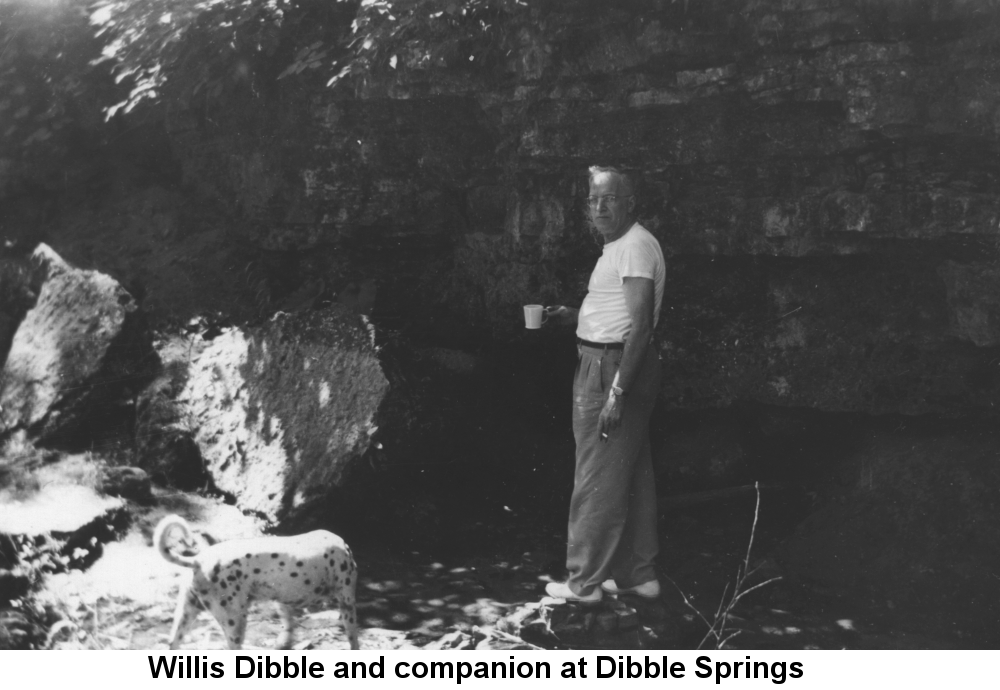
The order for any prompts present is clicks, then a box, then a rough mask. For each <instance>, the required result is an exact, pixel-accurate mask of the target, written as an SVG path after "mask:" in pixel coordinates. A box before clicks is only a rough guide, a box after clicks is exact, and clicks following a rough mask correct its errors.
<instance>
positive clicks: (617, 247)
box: [576, 223, 666, 343]
mask: <svg viewBox="0 0 1000 690" xmlns="http://www.w3.org/2000/svg"><path fill="white" fill-rule="evenodd" d="M665 277H666V268H665V266H664V261H663V250H662V249H660V243H659V242H657V241H656V238H655V237H653V235H652V233H650V232H649V230H647V229H646V228H644V227H642V226H641V225H639V224H638V223H633V224H632V227H630V228H629V229H628V230H627V231H626V232H625V234H624V235H622V236H621V237H619V238H618V239H617V240H615V241H614V242H609V243H607V244H605V245H604V253H602V254H601V258H600V259H598V260H597V265H596V266H594V272H593V273H591V274H590V284H589V285H587V296H586V297H585V298H584V300H583V305H582V306H581V307H580V314H579V320H578V322H577V328H576V335H577V337H579V338H583V339H584V340H590V341H592V342H595V343H623V342H625V339H626V338H627V337H628V334H629V330H630V329H631V327H632V319H631V318H630V317H629V314H628V309H627V308H626V307H625V291H624V290H623V289H622V284H623V282H624V281H623V280H622V279H623V278H650V279H652V281H653V293H654V295H655V296H656V302H655V304H654V305H653V326H654V327H655V326H656V324H657V323H658V322H659V320H660V305H661V304H662V303H663V283H664V279H665Z"/></svg>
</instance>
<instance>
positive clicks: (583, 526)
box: [545, 167, 665, 603]
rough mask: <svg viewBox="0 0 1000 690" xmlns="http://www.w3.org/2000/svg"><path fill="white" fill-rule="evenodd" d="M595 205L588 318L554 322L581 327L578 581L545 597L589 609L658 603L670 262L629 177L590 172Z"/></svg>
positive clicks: (571, 313)
mask: <svg viewBox="0 0 1000 690" xmlns="http://www.w3.org/2000/svg"><path fill="white" fill-rule="evenodd" d="M587 204H588V206H589V209H590V218H591V220H592V221H593V224H594V227H595V228H596V229H597V231H598V232H599V233H600V234H601V237H602V238H603V239H604V251H603V253H602V254H601V258H600V259H598V260H597V266H596V267H595V268H594V271H593V273H592V274H591V276H590V283H589V285H588V286H587V296H586V298H585V299H584V300H583V304H582V306H581V307H580V309H579V310H576V309H571V308H569V307H550V308H549V309H548V312H549V315H550V317H551V318H550V320H552V321H556V322H562V323H570V324H571V323H574V322H575V323H576V324H577V330H576V335H577V350H578V353H579V360H578V364H577V368H576V378H575V381H574V383H573V435H574V437H575V438H576V473H575V478H574V483H573V498H572V500H571V502H570V510H569V540H568V546H567V549H566V551H567V554H566V567H567V570H568V571H569V578H568V580H567V581H566V582H551V583H549V584H548V585H547V586H546V587H545V591H546V593H547V594H548V595H549V596H553V597H560V598H563V599H567V600H569V601H579V602H584V603H595V602H598V601H600V600H601V598H602V596H603V594H602V593H603V592H607V593H610V594H617V593H631V594H637V595H639V596H643V597H648V598H655V597H657V596H659V594H660V584H659V582H658V581H657V579H656V572H655V570H654V569H653V559H654V558H655V557H656V553H657V551H658V548H659V547H658V542H657V536H656V493H655V488H654V486H653V463H652V456H651V453H650V446H649V417H650V414H651V413H652V410H653V404H654V403H655V402H656V396H657V393H658V391H659V387H660V358H659V354H658V352H657V351H656V347H655V346H654V345H653V344H652V342H651V340H652V338H653V329H654V328H655V327H656V324H657V321H658V319H659V313H660V305H661V303H662V301H663V283H664V276H665V268H664V262H663V252H662V250H661V249H660V244H659V242H657V240H656V238H655V237H653V235H652V234H650V232H649V231H648V230H646V229H645V228H644V227H642V226H641V225H639V223H637V222H636V221H635V205H636V200H635V187H634V184H633V181H632V179H631V178H630V177H629V176H628V175H626V174H624V173H622V172H620V171H619V170H616V169H615V168H601V167H592V168H590V195H589V196H588V197H587Z"/></svg>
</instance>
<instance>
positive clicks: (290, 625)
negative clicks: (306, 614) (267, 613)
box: [274, 601, 295, 649]
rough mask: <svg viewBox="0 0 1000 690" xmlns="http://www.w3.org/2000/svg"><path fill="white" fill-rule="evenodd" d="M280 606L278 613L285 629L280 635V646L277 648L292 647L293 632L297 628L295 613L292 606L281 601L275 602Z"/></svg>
mask: <svg viewBox="0 0 1000 690" xmlns="http://www.w3.org/2000/svg"><path fill="white" fill-rule="evenodd" d="M274 603H275V605H276V606H277V607H278V615H280V616H281V623H282V625H284V629H283V630H282V631H281V634H280V635H278V646H277V647H276V649H291V648H292V632H293V631H294V630H295V614H294V612H293V611H292V607H291V606H289V605H288V604H285V603H283V602H280V601H276V602H274Z"/></svg>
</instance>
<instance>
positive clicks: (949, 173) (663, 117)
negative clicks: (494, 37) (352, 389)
mask: <svg viewBox="0 0 1000 690" xmlns="http://www.w3.org/2000/svg"><path fill="white" fill-rule="evenodd" d="M560 7H561V9H557V10H553V11H550V12H548V13H546V14H544V15H540V18H539V19H538V23H537V25H536V26H534V27H533V26H531V25H530V24H526V25H525V26H524V27H522V28H521V34H520V39H519V40H520V41H521V43H522V44H523V45H522V50H521V51H520V53H519V56H518V60H512V61H511V63H510V64H509V65H508V66H507V69H506V71H505V72H503V73H502V74H496V73H490V74H486V73H485V72H483V73H480V72H475V71H470V70H469V69H467V68H460V67H455V68H442V69H438V70H436V71H428V72H409V73H407V74H406V75H405V76H398V77H394V78H388V77H387V78H386V79H385V80H384V81H382V82H376V83H374V84H371V85H369V86H368V88H367V89H366V90H364V91H363V92H361V93H359V94H357V95H353V94H351V93H349V92H348V91H347V90H330V89H326V88H322V87H317V88H311V87H310V86H308V83H307V82H306V81H304V80H303V81H299V82H296V83H294V84H293V83H291V82H289V84H288V85H285V86H282V89H283V90H282V92H281V94H280V97H277V98H275V99H274V100H273V101H268V100H267V99H262V100H260V101H258V102H256V103H255V105H256V106H258V108H257V109H256V110H255V109H253V108H248V107H241V108H238V109H234V110H238V111H239V113H240V114H239V115H235V114H234V115H232V116H231V117H233V118H235V120H234V122H239V123H240V125H239V126H237V127H225V126H219V127H218V128H212V127H211V126H210V125H205V124H204V123H203V124H202V126H200V127H199V126H198V125H197V124H196V123H195V122H194V121H193V120H190V119H189V120H185V119H184V118H183V116H178V117H176V118H175V119H174V120H173V125H172V126H173V129H172V136H173V140H174V142H175V150H176V152H177V154H178V155H179V156H180V157H181V158H182V160H183V164H184V168H185V175H186V179H187V180H188V181H189V182H192V183H195V184H197V185H199V186H200V187H201V188H203V189H211V190H214V191H215V192H216V193H219V194H221V195H222V196H223V197H225V198H228V199H230V200H231V201H232V203H233V204H235V205H236V206H238V207H239V208H241V209H242V210H243V211H244V212H245V213H246V214H247V217H248V220H249V222H248V223H247V226H246V228H245V229H244V230H245V236H246V238H247V240H248V241H250V242H252V243H254V244H256V245H257V246H259V247H261V248H263V249H265V250H268V251H292V252H295V251H298V252H312V253H315V254H316V255H324V254H323V253H324V252H327V253H326V254H325V256H329V257H331V258H330V260H329V263H330V264H337V265H338V266H340V269H338V270H341V269H342V268H343V262H344V261H346V260H347V257H351V258H352V261H353V264H352V265H355V266H363V268H355V269H353V270H354V272H355V273H360V274H361V275H350V273H351V271H350V270H348V271H347V273H343V272H342V273H340V274H337V275H341V276H342V283H346V282H347V281H348V280H352V279H356V278H358V277H366V276H374V277H375V278H376V280H379V281H380V282H381V283H382V284H383V285H382V286H381V287H384V289H383V290H382V291H381V292H380V299H381V300H382V303H383V304H385V305H388V304H390V303H391V302H394V301H398V300H401V301H402V302H403V303H405V304H406V305H408V307H407V308H406V309H405V310H403V311H405V313H406V315H405V317H403V318H404V320H406V319H409V323H420V322H423V321H425V320H427V318H429V317H428V316H427V315H428V314H430V313H433V314H437V315H438V317H437V318H438V319H439V320H443V321H444V322H448V319H451V321H450V323H454V322H455V320H456V319H457V322H458V323H460V324H462V327H464V328H469V329H473V330H474V331H476V332H478V333H482V334H488V335H492V336H494V337H499V338H501V339H506V340H511V339H517V338H521V337H523V335H522V333H521V332H520V330H519V319H520V315H519V313H520V312H519V305H520V304H521V303H524V302H526V301H531V302H536V301H542V302H546V303H556V302H565V303H570V304H573V303H578V302H579V300H580V299H581V298H582V296H583V292H584V288H585V284H586V279H587V275H588V273H589V270H590V267H591V266H592V263H593V261H594V260H595V258H596V255H597V252H598V248H597V246H596V244H595V243H594V242H593V240H592V238H591V236H590V231H589V230H588V226H587V222H586V218H585V213H584V211H585V209H584V205H583V203H582V199H583V197H584V196H585V194H586V177H585V171H586V167H587V166H588V165H590V164H596V163H599V164H618V165H624V166H627V167H631V168H634V169H636V170H638V171H641V173H643V175H644V176H645V180H644V185H643V188H642V200H641V219H642V221H643V223H644V224H646V226H647V227H649V228H650V229H651V230H652V231H653V232H654V233H655V234H656V235H657V237H658V238H659V239H660V241H661V243H662V244H663V246H664V248H665V250H666V251H667V254H668V256H669V264H670V270H669V275H670V279H669V284H668V295H667V298H666V302H665V306H664V318H663V319H662V324H661V328H660V332H659V336H660V340H661V348H662V350H663V352H664V354H665V355H666V359H667V362H668V367H669V368H668V371H667V376H666V377H665V387H664V392H663V395H664V399H665V401H666V402H667V403H668V405H669V406H670V407H675V408H688V409H690V408H708V407H725V406H728V405H730V404H732V403H733V402H736V401H755V402H761V403H767V404H773V405H779V406H795V407H813V408H818V409H823V410H837V411H860V412H867V413H888V412H899V413H904V414H921V413H941V414H945V415H957V414H963V413H969V412H980V411H981V412H989V411H990V410H992V409H994V407H993V405H994V402H995V399H996V397H997V395H998V392H1000V391H998V386H1000V381H998V380H997V377H996V375H995V374H994V370H995V369H996V362H995V359H996V356H997V353H996V346H997V343H998V341H1000V322H998V317H997V313H996V312H997V298H996V297H995V296H994V295H995V294H996V293H997V292H998V288H1000V272H998V271H997V269H996V268H995V267H994V265H995V259H996V255H997V226H998V220H1000V201H998V200H997V198H996V196H995V194H994V190H995V189H996V183H997V177H998V174H1000V171H998V169H997V166H996V162H995V161H996V151H997V145H998V136H1000V80H998V78H997V77H996V75H997V74H998V71H997V68H998V67H1000V58H998V57H997V55H998V53H997V50H996V48H997V47H998V46H1000V28H998V23H997V19H998V13H997V11H996V10H995V9H991V8H989V7H988V6H987V5H984V4H982V3H972V2H959V1H957V0H955V1H951V2H949V1H945V0H940V1H938V2H932V3H915V2H914V3H910V2H904V3H884V4H883V3H866V2H848V1H846V0H785V1H783V2H776V1H774V2H748V1H742V2H736V1H732V2H722V1H716V2H707V3H666V2H661V3H652V4H650V3H628V4H626V5H623V6H621V7H620V8H618V9H614V10H609V9H607V8H606V7H605V6H601V10H600V12H599V13H597V14H592V13H590V12H591V11H592V10H596V9H597V8H596V7H593V8H591V7H589V5H588V4H587V3H585V2H576V3H570V4H566V5H564V6H560ZM588 13H590V14H588ZM588 17H591V18H588ZM597 17H599V19H598V18H597ZM261 106H262V108H261ZM220 151H224V152H225V154H226V155H225V156H219V152H220ZM331 248H336V251H334V250H332V249H331ZM375 251H380V252H383V254H382V255H381V256H382V257H383V258H382V260H381V261H380V262H375V263H374V264H373V262H371V261H367V262H366V261H365V257H370V256H371V252H375ZM393 252H395V253H393ZM314 270H315V271H317V272H322V271H324V270H330V266H329V265H327V266H326V267H325V268H324V263H323V262H322V261H321V262H318V264H317V265H315V267H314ZM400 276H405V280H401V279H400ZM339 287H342V285H341V286H338V285H334V286H333V288H334V289H335V290H336V289H339ZM397 311H398V310H397ZM378 315H379V308H378V306H376V310H375V317H376V322H377V321H378ZM421 328H422V329H423V330H422V333H423V335H426V336H427V337H429V338H431V339H432V340H434V339H436V340H438V341H443V343H442V344H447V345H453V344H455V342H454V337H453V336H454V333H453V332H454V328H452V330H451V331H450V332H447V331H441V332H435V331H434V328H427V327H426V326H421Z"/></svg>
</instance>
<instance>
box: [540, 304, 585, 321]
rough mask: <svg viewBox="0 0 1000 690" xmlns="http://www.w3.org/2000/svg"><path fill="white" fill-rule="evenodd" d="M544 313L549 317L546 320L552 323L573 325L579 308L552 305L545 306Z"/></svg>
mask: <svg viewBox="0 0 1000 690" xmlns="http://www.w3.org/2000/svg"><path fill="white" fill-rule="evenodd" d="M545 313H546V315H547V316H548V317H549V319H548V320H549V322H550V323H554V324H556V325H557V326H575V325H576V321H577V317H578V316H579V314H580V310H579V309H574V308H573V307H565V306H562V305H554V306H551V307H545Z"/></svg>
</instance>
